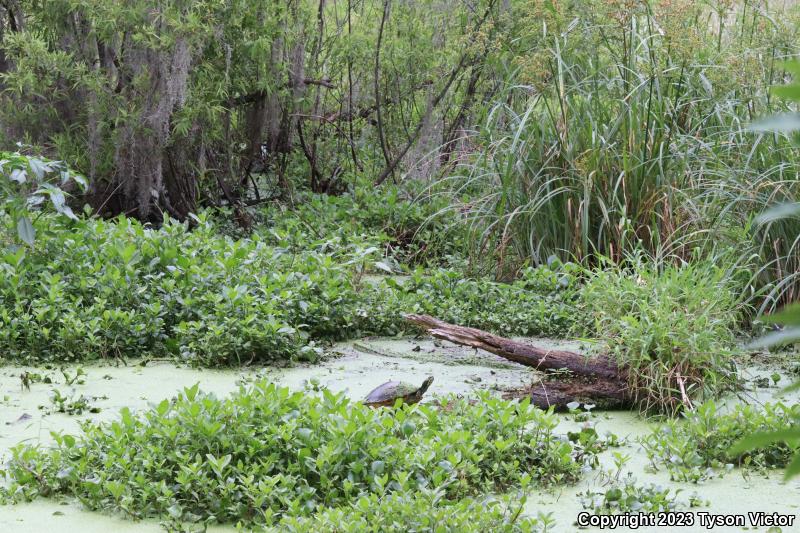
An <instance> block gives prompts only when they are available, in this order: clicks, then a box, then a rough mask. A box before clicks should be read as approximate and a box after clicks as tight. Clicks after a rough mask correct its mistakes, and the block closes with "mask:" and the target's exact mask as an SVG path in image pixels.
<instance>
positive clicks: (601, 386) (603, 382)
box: [404, 314, 634, 409]
mask: <svg viewBox="0 0 800 533" xmlns="http://www.w3.org/2000/svg"><path fill="white" fill-rule="evenodd" d="M404 318H405V319H406V320H408V321H409V322H412V323H414V324H416V325H417V326H419V327H421V328H422V329H424V330H426V331H427V332H428V333H429V334H430V335H432V336H433V337H436V338H437V339H442V340H446V341H450V342H453V343H455V344H460V345H462V346H470V347H472V348H480V349H481V350H486V351H487V352H491V353H493V354H495V355H499V356H500V357H503V358H505V359H508V360H509V361H514V362H516V363H519V364H522V365H525V366H529V367H532V368H536V369H537V370H542V371H547V370H550V371H556V370H563V369H566V370H569V371H570V373H571V374H572V375H571V377H568V378H566V379H565V380H559V381H554V380H547V381H542V382H541V383H538V384H535V385H532V386H531V387H530V388H529V389H525V390H523V391H515V392H514V393H511V396H513V397H520V396H523V395H524V396H530V398H531V401H532V402H533V404H534V405H536V406H537V407H542V408H547V407H551V406H553V407H555V408H557V409H563V408H565V407H566V405H567V404H568V403H570V402H573V401H584V402H585V401H589V402H592V403H596V404H598V405H599V406H601V407H604V408H607V409H609V408H610V409H613V408H621V407H630V406H632V405H633V403H634V402H633V398H632V395H631V393H630V390H629V387H628V371H627V369H625V368H620V367H619V366H617V364H616V363H615V362H614V361H613V360H612V359H611V358H609V357H607V356H605V355H598V356H593V357H587V356H586V355H583V354H580V353H577V352H570V351H567V350H555V349H550V348H540V347H538V346H533V345H531V344H527V343H523V342H518V341H514V340H511V339H507V338H505V337H500V336H498V335H494V334H492V333H489V332H486V331H483V330H480V329H476V328H468V327H464V326H458V325H455V324H450V323H448V322H444V321H443V320H439V319H438V318H434V317H432V316H428V315H416V314H408V315H404Z"/></svg>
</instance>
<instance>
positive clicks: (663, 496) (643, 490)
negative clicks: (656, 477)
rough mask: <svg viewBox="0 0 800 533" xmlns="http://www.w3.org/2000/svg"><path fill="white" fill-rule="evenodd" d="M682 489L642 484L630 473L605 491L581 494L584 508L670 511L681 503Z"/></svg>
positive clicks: (616, 511) (617, 511)
mask: <svg viewBox="0 0 800 533" xmlns="http://www.w3.org/2000/svg"><path fill="white" fill-rule="evenodd" d="M678 492H680V491H675V492H673V491H671V490H670V489H668V488H666V487H662V486H659V485H655V484H653V483H650V484H647V485H639V484H638V483H636V481H635V480H634V479H633V478H632V477H631V476H628V477H626V478H623V480H622V481H614V482H613V483H612V484H611V486H610V487H608V488H607V489H605V490H604V491H602V492H595V491H592V490H587V491H586V492H585V493H584V494H582V495H581V504H582V505H583V508H584V509H589V510H591V511H592V512H593V513H594V514H598V515H600V514H621V513H667V512H670V511H673V510H675V509H676V508H677V507H678V502H677V501H676V498H677V495H678Z"/></svg>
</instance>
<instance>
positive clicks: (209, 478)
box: [2, 381, 595, 526]
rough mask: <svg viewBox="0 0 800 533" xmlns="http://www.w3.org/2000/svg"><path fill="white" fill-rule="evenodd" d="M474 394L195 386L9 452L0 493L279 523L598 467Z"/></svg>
mask: <svg viewBox="0 0 800 533" xmlns="http://www.w3.org/2000/svg"><path fill="white" fill-rule="evenodd" d="M477 400H478V401H477V402H476V403H474V404H473V405H470V403H469V402H467V401H466V400H462V399H445V400H444V405H445V407H444V408H441V409H440V408H437V407H433V406H428V405H417V406H402V407H399V408H397V409H394V410H389V409H377V410H375V409H370V408H368V407H366V406H364V405H363V404H361V403H353V402H351V401H349V400H348V399H347V398H346V397H344V396H343V395H342V394H333V393H331V392H329V391H327V390H324V389H323V390H322V391H321V392H319V393H312V392H311V391H306V392H290V391H289V389H286V388H282V387H278V386H276V385H274V384H271V383H267V382H266V381H260V382H257V383H255V384H253V385H252V386H249V387H242V388H241V389H240V390H239V392H238V393H236V394H234V395H233V396H231V397H230V398H226V399H218V398H216V397H215V396H213V395H208V394H203V393H201V392H200V391H199V390H198V387H197V386H194V387H192V388H187V389H184V390H183V392H181V393H180V394H179V395H178V396H177V397H176V398H175V399H173V400H172V401H168V400H164V401H163V402H161V403H160V404H158V405H156V406H154V407H152V408H151V409H149V410H147V411H143V412H140V413H138V414H134V413H132V412H131V411H130V410H128V409H127V408H126V409H123V410H122V411H121V414H120V418H119V419H118V420H115V421H112V422H101V423H93V422H86V423H84V424H83V426H82V429H83V434H82V435H81V436H77V437H76V436H72V435H66V434H63V435H62V434H54V435H53V437H54V439H55V442H56V445H55V447H53V448H51V449H45V448H41V447H31V446H24V445H23V446H18V447H16V448H14V449H13V451H12V457H11V460H10V461H9V462H8V464H7V465H6V467H5V469H4V471H3V474H4V476H5V478H7V480H8V481H9V485H8V486H7V487H6V488H4V489H2V490H3V494H4V496H5V498H6V500H8V501H23V500H30V499H33V498H36V497H39V496H44V497H57V496H72V497H75V498H78V499H79V500H81V501H82V502H83V503H84V504H85V505H86V506H88V507H89V508H90V509H101V510H106V511H114V512H119V513H122V514H124V515H126V516H128V517H131V518H134V519H138V518H143V517H148V516H149V517H160V518H163V519H167V520H175V521H186V522H194V523H202V524H207V523H213V522H231V523H241V524H244V525H246V526H247V525H274V524H276V523H277V522H278V521H279V520H281V519H282V518H284V517H312V515H314V513H316V512H318V511H319V510H320V507H321V506H322V507H331V508H348V506H353V505H356V506H358V505H362V504H359V503H358V502H359V501H366V502H370V501H373V500H372V498H374V497H377V498H384V497H386V496H387V495H389V494H395V493H396V494H398V495H402V494H408V493H417V492H418V491H420V490H422V489H429V490H432V491H436V494H438V495H439V496H437V498H438V499H440V500H441V502H442V504H443V505H444V504H445V503H446V502H450V503H452V502H456V501H458V500H460V499H462V498H466V497H474V496H476V495H478V494H483V493H486V492H487V491H504V490H507V489H509V488H510V487H517V488H518V487H528V486H530V485H532V484H536V485H550V484H556V483H569V482H572V481H575V480H576V479H578V477H579V476H580V474H581V471H582V468H583V465H584V464H587V463H592V462H593V459H594V453H595V451H594V449H592V447H590V448H588V449H584V448H583V447H582V446H581V445H580V444H578V443H571V442H570V441H569V440H567V439H566V438H563V437H560V436H559V435H557V434H556V433H554V430H555V427H556V425H557V423H558V421H557V419H556V417H555V416H554V415H553V414H551V413H547V412H545V411H542V410H540V409H537V408H535V407H533V406H531V405H530V404H529V403H528V402H527V401H523V402H519V403H516V402H507V401H504V400H500V399H496V398H493V397H491V396H490V395H488V394H482V395H479V397H478V399H477ZM364 498H366V500H364ZM398 498H401V497H400V496H398ZM401 499H402V498H401ZM391 501H392V500H387V503H386V505H389V506H390V507H391V505H392V504H391ZM396 503H398V502H396ZM450 503H447V504H448V505H449V504H450ZM398 505H399V503H398ZM459 505H461V504H459ZM330 512H332V513H333V512H336V511H330ZM381 512H383V511H381ZM386 512H388V513H390V514H391V512H394V511H391V512H390V511H389V510H387V511H386ZM323 518H324V517H323ZM323 518H320V519H323Z"/></svg>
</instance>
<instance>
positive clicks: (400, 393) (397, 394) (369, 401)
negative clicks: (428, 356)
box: [364, 378, 433, 407]
mask: <svg viewBox="0 0 800 533" xmlns="http://www.w3.org/2000/svg"><path fill="white" fill-rule="evenodd" d="M431 381H433V379H432V378H431V379H430V380H426V381H425V383H424V384H423V386H422V387H417V386H416V385H412V384H410V383H406V382H404V381H387V382H386V383H383V384H382V385H378V386H377V387H376V388H375V389H373V390H372V392H370V393H369V394H367V397H366V399H365V400H364V404H366V405H371V406H373V407H377V406H380V405H386V406H392V405H394V402H395V401H397V399H398V398H402V399H403V401H404V402H405V403H417V402H418V401H419V400H420V398H421V397H422V393H424V392H425V390H427V388H428V386H429V385H430V382H431ZM420 389H424V390H420Z"/></svg>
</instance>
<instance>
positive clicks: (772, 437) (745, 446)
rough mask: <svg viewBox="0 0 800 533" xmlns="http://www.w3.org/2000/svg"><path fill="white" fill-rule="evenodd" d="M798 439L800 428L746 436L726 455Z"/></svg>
mask: <svg viewBox="0 0 800 533" xmlns="http://www.w3.org/2000/svg"><path fill="white" fill-rule="evenodd" d="M798 438H800V427H793V428H788V429H780V430H776V431H769V432H757V433H753V434H752V435H748V436H747V437H744V438H743V439H741V440H739V442H737V443H735V444H734V445H733V446H731V447H730V449H729V450H728V453H730V454H732V455H739V454H741V453H744V452H747V451H750V450H755V449H756V448H763V447H765V446H768V445H770V444H773V443H775V442H784V441H791V440H796V439H798Z"/></svg>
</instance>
